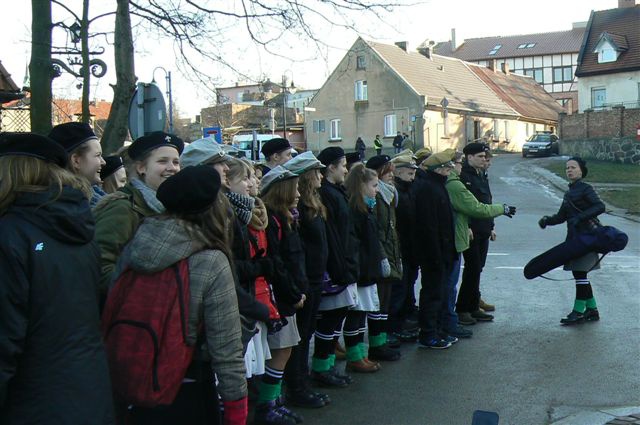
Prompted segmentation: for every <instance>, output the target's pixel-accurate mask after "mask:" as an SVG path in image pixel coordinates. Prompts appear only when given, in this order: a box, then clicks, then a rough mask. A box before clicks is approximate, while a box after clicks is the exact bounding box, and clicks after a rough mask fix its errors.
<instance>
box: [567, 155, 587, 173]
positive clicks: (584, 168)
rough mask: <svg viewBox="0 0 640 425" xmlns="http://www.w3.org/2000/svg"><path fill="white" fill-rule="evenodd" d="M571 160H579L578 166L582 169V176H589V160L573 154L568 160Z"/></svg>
mask: <svg viewBox="0 0 640 425" xmlns="http://www.w3.org/2000/svg"><path fill="white" fill-rule="evenodd" d="M569 161H575V162H577V163H578V167H580V171H582V178H585V177H587V174H588V173H589V169H588V168H587V161H585V160H584V159H582V158H580V157H579V156H572V157H571V158H569V159H567V162H569Z"/></svg>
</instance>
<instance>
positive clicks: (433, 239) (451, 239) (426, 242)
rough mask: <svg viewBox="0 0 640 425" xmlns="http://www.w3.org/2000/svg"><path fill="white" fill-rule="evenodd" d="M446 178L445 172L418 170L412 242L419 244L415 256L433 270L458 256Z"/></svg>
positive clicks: (442, 266)
mask: <svg viewBox="0 0 640 425" xmlns="http://www.w3.org/2000/svg"><path fill="white" fill-rule="evenodd" d="M418 175H419V177H418ZM446 182H447V177H445V176H442V175H440V174H437V173H434V172H433V171H423V170H418V171H417V173H416V180H415V182H414V186H413V193H414V198H415V211H416V217H418V221H417V223H416V226H415V227H414V229H413V238H414V239H413V245H414V246H416V247H419V249H416V251H415V260H416V262H417V264H419V265H420V266H421V267H426V268H429V269H431V270H442V269H446V268H447V267H448V266H450V265H451V264H453V260H454V258H455V256H456V248H455V230H454V218H453V209H452V208H451V201H450V200H449V194H448V193H447V189H446V187H445V183H446Z"/></svg>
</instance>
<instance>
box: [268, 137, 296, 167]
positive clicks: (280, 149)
mask: <svg viewBox="0 0 640 425" xmlns="http://www.w3.org/2000/svg"><path fill="white" fill-rule="evenodd" d="M262 154H263V155H264V159H265V164H264V166H263V168H264V171H263V175H264V174H267V173H268V172H269V171H270V170H271V169H272V168H275V167H277V166H278V165H282V164H284V163H285V162H287V161H288V160H290V159H291V143H289V141H288V140H287V139H283V138H282V137H276V138H275V139H271V140H268V141H267V142H265V144H264V145H262Z"/></svg>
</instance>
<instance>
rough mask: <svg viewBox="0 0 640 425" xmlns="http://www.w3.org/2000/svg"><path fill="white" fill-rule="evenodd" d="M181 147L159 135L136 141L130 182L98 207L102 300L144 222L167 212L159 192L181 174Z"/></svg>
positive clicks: (131, 150) (130, 152) (131, 149)
mask: <svg viewBox="0 0 640 425" xmlns="http://www.w3.org/2000/svg"><path fill="white" fill-rule="evenodd" d="M182 147H183V143H182V141H181V140H180V139H178V138H177V137H175V136H171V135H169V134H166V133H160V132H158V133H154V134H153V135H150V136H143V137H140V138H138V139H136V140H135V141H134V142H133V143H132V144H131V146H129V149H128V151H127V152H128V155H129V156H130V158H131V166H130V171H131V175H130V177H131V178H130V181H129V183H127V184H126V185H125V186H124V187H122V188H120V189H118V190H117V191H116V192H114V193H112V194H109V195H107V196H105V197H104V198H103V199H102V201H101V202H100V203H98V205H97V206H96V207H95V209H94V215H95V218H96V241H97V242H98V245H100V256H101V261H102V273H101V278H100V293H101V296H102V298H103V299H104V297H105V295H106V291H107V288H108V286H109V284H110V283H111V281H112V278H113V273H114V270H115V265H116V262H117V260H118V257H119V256H120V253H121V252H122V250H123V249H124V246H125V245H126V244H127V243H128V242H129V240H131V238H132V237H133V235H134V233H135V231H136V229H137V228H138V226H139V225H140V222H141V221H142V219H143V218H145V217H150V216H152V215H156V214H159V213H162V212H164V210H165V208H164V206H163V205H162V203H161V202H160V201H159V200H158V198H156V190H157V189H158V187H159V186H160V184H161V183H162V182H164V181H165V180H166V179H167V178H169V177H171V176H173V175H174V174H176V173H177V172H178V171H180V153H181V152H182Z"/></svg>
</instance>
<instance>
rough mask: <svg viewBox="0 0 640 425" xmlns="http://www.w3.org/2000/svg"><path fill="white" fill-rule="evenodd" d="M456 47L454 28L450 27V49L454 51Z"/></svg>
mask: <svg viewBox="0 0 640 425" xmlns="http://www.w3.org/2000/svg"><path fill="white" fill-rule="evenodd" d="M457 48H458V45H457V44H456V29H455V28H451V51H452V52H455V51H456V49H457Z"/></svg>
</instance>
